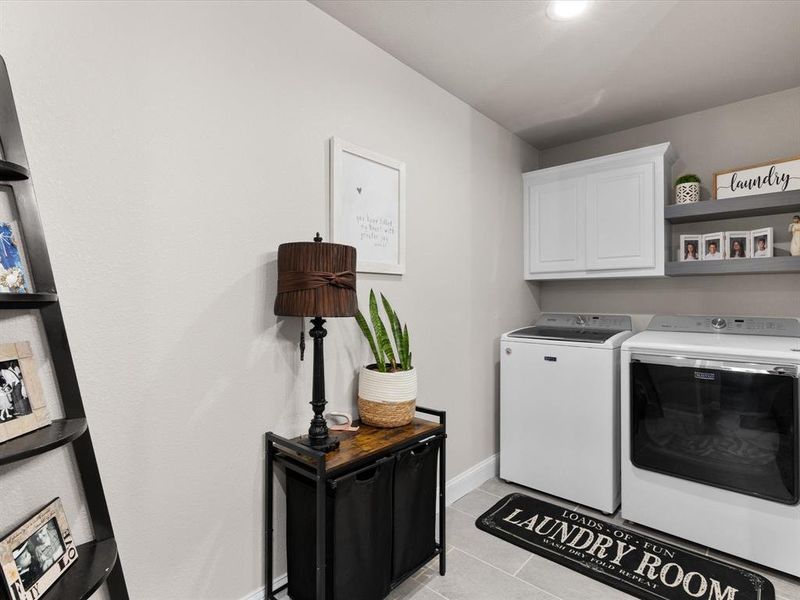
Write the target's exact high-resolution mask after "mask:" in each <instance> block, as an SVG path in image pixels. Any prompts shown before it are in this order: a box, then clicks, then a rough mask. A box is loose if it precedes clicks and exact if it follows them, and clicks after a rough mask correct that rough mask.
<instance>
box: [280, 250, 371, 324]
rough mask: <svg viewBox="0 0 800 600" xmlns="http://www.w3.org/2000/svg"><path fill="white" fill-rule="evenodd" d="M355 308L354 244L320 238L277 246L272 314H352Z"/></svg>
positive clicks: (292, 315) (312, 315)
mask: <svg viewBox="0 0 800 600" xmlns="http://www.w3.org/2000/svg"><path fill="white" fill-rule="evenodd" d="M315 239H319V240H321V238H319V237H317V238H315ZM357 311H358V299H357V297H356V249H355V248H353V247H352V246H345V245H344V244H330V243H327V242H322V241H318V242H317V241H315V242H292V243H289V244H281V245H280V246H279V247H278V295H277V296H276V297H275V314H276V315H279V316H285V317H352V316H355V314H356V312H357Z"/></svg>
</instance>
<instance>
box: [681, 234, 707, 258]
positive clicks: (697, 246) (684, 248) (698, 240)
mask: <svg viewBox="0 0 800 600" xmlns="http://www.w3.org/2000/svg"><path fill="white" fill-rule="evenodd" d="M702 242H703V236H702V235H682V236H681V247H680V250H679V256H678V260H680V261H681V262H684V261H692V260H703V243H702Z"/></svg>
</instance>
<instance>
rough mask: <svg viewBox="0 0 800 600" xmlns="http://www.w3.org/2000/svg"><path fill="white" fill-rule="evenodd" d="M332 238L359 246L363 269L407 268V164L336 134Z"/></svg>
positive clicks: (398, 270)
mask: <svg viewBox="0 0 800 600" xmlns="http://www.w3.org/2000/svg"><path fill="white" fill-rule="evenodd" d="M330 192H331V207H330V219H331V223H330V226H331V241H333V242H336V243H338V244H347V245H349V246H355V248H356V251H357V267H356V269H357V271H358V272H360V273H388V274H393V275H402V274H403V273H405V269H406V242H405V240H406V231H405V228H406V218H405V211H406V166H405V163H403V162H401V161H399V160H395V159H393V158H388V157H386V156H381V155H380V154H377V153H375V152H372V151H370V150H367V149H366V148H361V147H359V146H356V145H355V144H351V143H350V142H346V141H344V140H341V139H339V138H331V190H330Z"/></svg>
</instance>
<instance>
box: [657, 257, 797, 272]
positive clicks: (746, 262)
mask: <svg viewBox="0 0 800 600" xmlns="http://www.w3.org/2000/svg"><path fill="white" fill-rule="evenodd" d="M747 273H756V274H757V273H761V274H767V273H800V256H775V257H772V258H739V259H735V260H730V259H729V260H699V261H688V262H678V261H672V262H668V263H667V265H666V274H667V275H670V276H673V277H675V276H680V275H737V274H747Z"/></svg>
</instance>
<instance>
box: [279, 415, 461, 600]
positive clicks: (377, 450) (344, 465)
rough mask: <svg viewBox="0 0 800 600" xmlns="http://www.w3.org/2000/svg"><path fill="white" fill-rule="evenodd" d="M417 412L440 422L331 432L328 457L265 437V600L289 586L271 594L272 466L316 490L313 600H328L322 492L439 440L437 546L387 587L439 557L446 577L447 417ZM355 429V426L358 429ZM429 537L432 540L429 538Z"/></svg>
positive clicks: (418, 421)
mask: <svg viewBox="0 0 800 600" xmlns="http://www.w3.org/2000/svg"><path fill="white" fill-rule="evenodd" d="M417 412H418V413H422V414H427V415H432V416H435V417H437V418H438V422H435V421H429V420H425V419H421V418H415V419H414V420H413V421H412V422H411V423H410V424H409V425H406V426H403V427H396V428H392V429H381V428H377V427H371V426H369V425H363V424H360V428H359V430H358V431H357V432H333V433H334V434H335V435H336V436H337V437H338V438H339V439H340V441H341V445H340V447H339V448H338V449H337V450H333V451H331V452H328V453H327V454H325V453H322V452H319V451H316V450H313V449H312V448H309V447H308V446H304V445H302V444H300V443H299V442H298V440H299V438H292V439H288V438H284V437H282V436H280V435H277V434H275V433H273V432H268V433H267V434H266V442H267V449H266V452H267V457H266V458H267V460H266V483H267V485H266V496H267V499H266V507H265V510H266V514H265V522H266V527H265V533H266V536H265V538H266V539H265V541H266V557H265V558H266V560H265V562H266V569H265V587H266V598H267V600H276V598H275V594H278V593H279V592H281V591H283V590H284V589H286V588H287V587H288V585H289V584H288V582H287V583H284V584H283V585H281V586H280V587H278V588H277V589H272V588H273V559H274V531H273V520H274V519H273V505H274V504H273V500H274V491H275V490H274V482H273V479H274V469H275V466H276V465H279V466H282V467H283V468H284V469H289V470H291V471H293V472H294V473H297V474H300V475H302V476H303V477H306V478H308V479H309V480H310V481H312V482H313V485H314V488H315V496H314V502H315V512H316V519H315V537H316V544H315V563H316V565H315V566H316V568H315V577H316V581H315V589H316V600H325V595H326V567H327V566H328V565H327V564H326V550H327V546H326V531H327V527H326V526H327V522H326V519H327V513H328V510H327V509H326V488H327V486H328V484H329V481H331V480H332V479H334V478H337V477H340V476H343V475H346V474H349V473H353V472H355V471H360V470H364V469H367V468H369V467H370V466H372V465H375V464H377V463H379V462H380V461H382V460H386V459H387V458H388V457H391V456H392V455H395V454H397V453H399V452H402V451H404V450H407V449H409V448H411V447H413V446H415V445H418V444H420V443H423V442H427V441H431V440H437V441H438V443H439V446H440V447H439V458H438V471H439V474H438V503H439V515H438V523H437V525H438V530H439V532H438V533H439V535H438V540H437V542H436V544H435V550H434V552H433V553H432V554H431V555H430V556H428V557H427V558H426V559H425V560H424V561H423V562H422V563H421V564H419V565H418V566H417V567H416V568H415V569H413V570H412V571H411V572H409V573H405V574H403V575H402V576H401V577H399V578H397V579H396V580H393V581H391V588H392V589H394V588H395V587H397V586H398V585H400V584H401V583H402V582H403V581H405V580H406V579H407V578H408V577H410V576H411V575H413V574H414V573H415V572H416V571H418V570H419V569H420V568H422V567H423V566H425V564H427V563H428V562H429V561H430V560H431V559H432V558H434V557H436V556H438V557H439V573H440V574H441V575H444V574H445V568H446V565H445V552H444V549H445V495H444V488H445V441H446V438H447V433H446V414H445V412H444V411H437V410H432V409H428V408H423V407H420V406H418V407H417ZM356 424H358V423H356ZM431 535H433V534H431Z"/></svg>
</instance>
